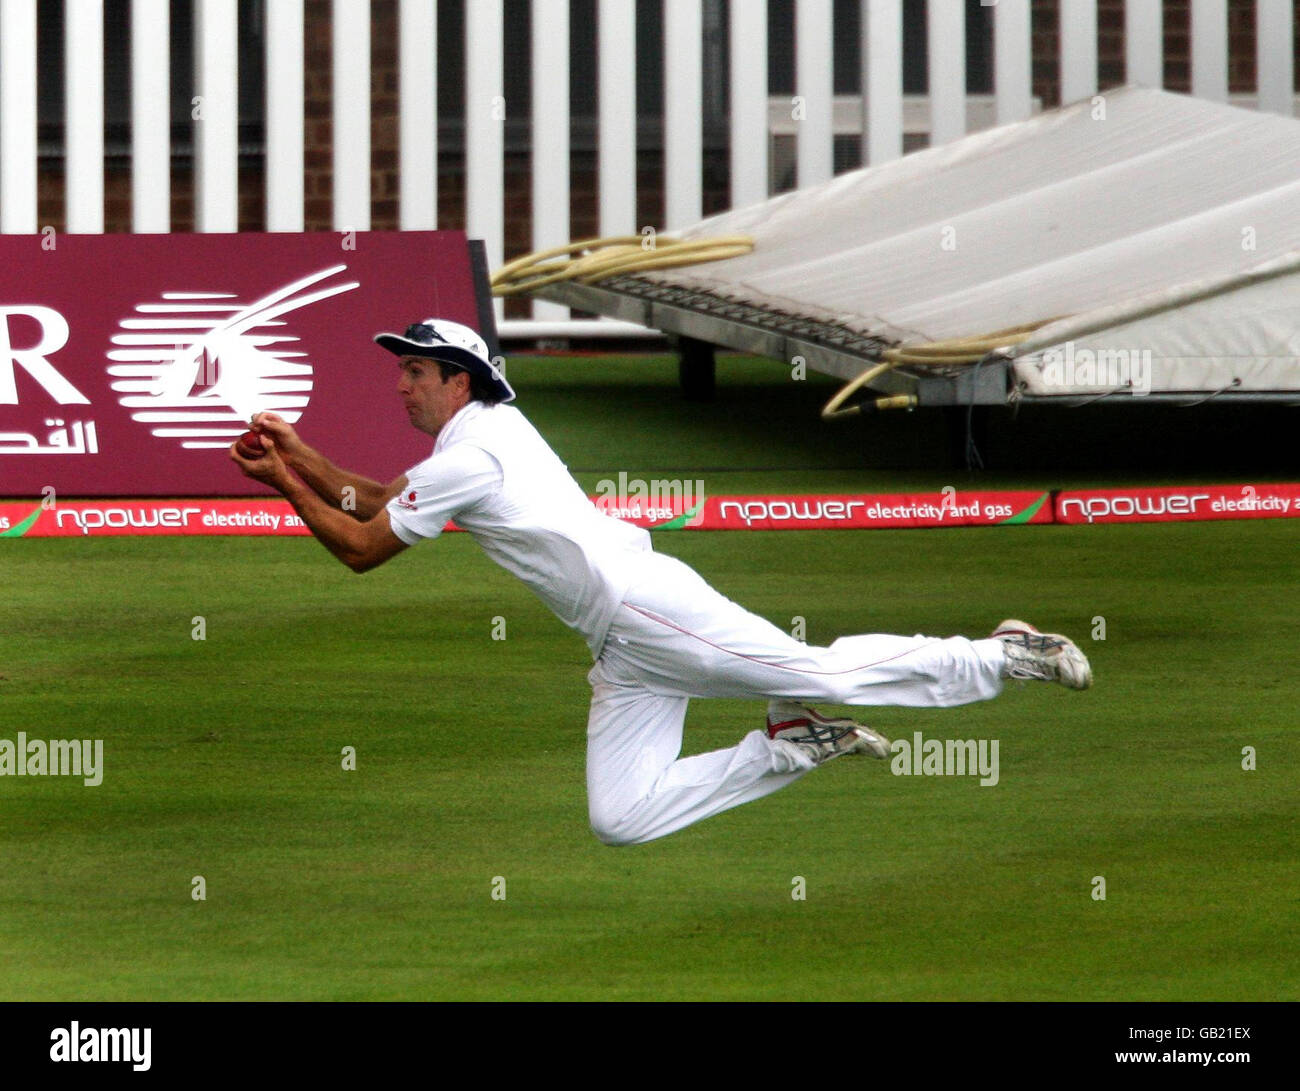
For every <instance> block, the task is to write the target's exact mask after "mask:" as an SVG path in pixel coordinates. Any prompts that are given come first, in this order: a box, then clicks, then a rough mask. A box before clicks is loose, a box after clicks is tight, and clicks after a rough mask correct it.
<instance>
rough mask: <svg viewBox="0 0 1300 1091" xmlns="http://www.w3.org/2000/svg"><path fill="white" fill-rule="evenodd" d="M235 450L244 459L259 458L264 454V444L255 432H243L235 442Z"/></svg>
mask: <svg viewBox="0 0 1300 1091" xmlns="http://www.w3.org/2000/svg"><path fill="white" fill-rule="evenodd" d="M235 450H236V451H238V452H239V454H240V455H241V456H242V457H244V458H261V457H262V456H263V455H264V454H266V444H264V443H263V442H262V437H261V436H259V435H258V434H257V433H256V432H245V433H244V434H243V435H242V436H240V437H239V439H237V440H236V441H235Z"/></svg>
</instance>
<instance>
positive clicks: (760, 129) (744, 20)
mask: <svg viewBox="0 0 1300 1091" xmlns="http://www.w3.org/2000/svg"><path fill="white" fill-rule="evenodd" d="M729 36H730V43H729V49H728V56H729V58H730V69H731V204H732V207H733V208H743V207H745V206H746V205H752V204H757V203H758V202H759V201H763V200H766V199H767V176H768V169H769V168H768V152H767V142H768V135H767V0H749V2H748V3H744V4H737V3H732V4H731V8H730V35H729ZM755 58H762V60H761V61H758V62H757V63H756V61H755Z"/></svg>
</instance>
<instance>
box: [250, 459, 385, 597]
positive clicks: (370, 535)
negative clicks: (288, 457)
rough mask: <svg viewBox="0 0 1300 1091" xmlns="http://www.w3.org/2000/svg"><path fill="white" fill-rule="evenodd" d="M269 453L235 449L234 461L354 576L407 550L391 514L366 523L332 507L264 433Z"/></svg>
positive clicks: (383, 514) (375, 517) (377, 514)
mask: <svg viewBox="0 0 1300 1091" xmlns="http://www.w3.org/2000/svg"><path fill="white" fill-rule="evenodd" d="M262 442H263V443H264V444H265V445H266V453H265V454H264V455H262V456H261V457H259V458H244V457H243V456H242V455H241V454H239V452H238V451H237V450H236V449H235V447H234V446H233V445H232V446H231V448H230V457H231V459H232V460H233V461H234V462H235V464H236V465H237V466H238V467H239V468H240V470H242V471H243V472H244V474H245V475H246V476H248V477H251V478H253V479H254V480H255V481H261V482H262V483H263V484H266V485H270V486H271V488H273V489H275V490H276V491H277V492H278V493H280V494H281V495H282V496H283V497H284V498H285V499H286V500H288V501H289V503H290V504H292V505H293V509H294V511H296V512H297V513H298V515H299V516H300V517H301V518H302V521H303V522H304V523H306V524H307V526H308V528H309V529H310V530H311V532H312V534H314V535H315V536H316V539H317V540H318V541H319V542H320V543H321V544H322V545H323V546H324V547H325V548H326V549H328V550H329V551H330V552H331V553H333V554H334V556H336V557H337V558H338V559H339V560H340V561H342V562H343V563H344V564H345V565H347V566H348V567H349V568H350V569H352V571H353V572H368V571H370V569H372V568H376V567H378V566H379V565H381V564H383V563H384V562H385V561H386V560H388V559H389V558H390V557H393V556H395V555H396V554H398V553H400V552H401V551H402V550H404V549H405V548H406V543H405V542H403V541H402V540H401V539H400V538H399V537H397V535H396V534H394V533H393V529H392V526H391V525H390V524H389V521H388V512H387V510H386V509H384V508H382V507H381V508H380V509H379V511H378V512H377V513H376V514H375V515H374V517H373V518H370V519H367V520H365V521H362V520H359V519H355V518H353V517H352V515H350V514H348V513H346V512H343V511H340V510H339V509H338V508H335V507H331V506H330V505H329V503H327V502H326V501H325V500H324V499H323V498H322V497H320V496H318V495H317V494H316V492H315V491H314V490H313V489H311V488H309V487H308V486H307V485H306V484H305V483H304V482H302V481H300V480H298V478H296V477H295V476H294V475H293V474H292V473H290V472H289V467H288V466H287V464H286V463H285V460H284V459H283V458H281V457H280V451H279V449H278V448H277V447H276V445H275V441H274V440H273V439H269V438H268V436H267V435H266V434H265V433H264V434H263V436H262Z"/></svg>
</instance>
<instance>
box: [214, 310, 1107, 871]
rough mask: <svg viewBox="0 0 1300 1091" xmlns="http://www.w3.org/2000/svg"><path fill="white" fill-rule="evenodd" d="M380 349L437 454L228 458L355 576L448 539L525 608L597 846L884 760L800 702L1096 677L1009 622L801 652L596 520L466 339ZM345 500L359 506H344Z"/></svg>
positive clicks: (461, 333)
mask: <svg viewBox="0 0 1300 1091" xmlns="http://www.w3.org/2000/svg"><path fill="white" fill-rule="evenodd" d="M375 341H376V342H377V343H378V344H379V345H380V346H382V347H383V348H385V349H387V350H388V351H389V352H391V353H393V354H394V355H395V356H396V357H397V363H398V380H397V393H398V394H399V395H400V396H401V399H402V403H403V405H404V406H405V409H406V413H407V416H408V418H409V419H410V422H411V425H412V427H414V428H417V429H419V430H420V431H421V432H424V433H426V434H427V435H428V436H429V437H430V438H431V439H432V440H433V451H432V453H431V454H430V456H429V457H428V458H427V459H425V460H424V461H423V462H421V463H419V464H418V465H416V466H414V467H412V468H411V469H409V470H408V471H407V472H406V473H405V474H402V475H401V476H400V477H398V478H396V479H395V480H393V481H391V482H389V483H388V484H382V483H380V482H377V481H370V480H367V479H365V478H364V477H361V476H359V475H357V474H354V473H350V472H348V471H347V470H343V469H340V468H339V467H338V466H336V465H335V464H334V463H332V462H330V461H329V460H328V459H327V458H326V457H325V456H324V455H322V454H321V453H320V452H318V451H316V450H314V449H312V448H311V447H309V446H308V445H307V444H306V443H305V442H303V440H302V439H301V438H300V437H299V436H298V434H297V432H296V431H295V430H294V428H292V427H291V426H290V425H289V424H287V423H286V422H285V421H284V420H282V419H281V418H280V417H279V416H277V415H276V414H274V413H259V414H258V415H257V416H256V417H255V418H254V419H253V427H254V429H255V430H256V431H257V432H258V433H259V434H260V435H261V437H262V440H263V443H264V445H265V447H266V453H265V454H264V455H262V456H261V457H257V458H245V457H243V456H242V455H241V454H240V453H239V452H238V451H237V450H236V449H235V448H234V447H232V448H231V451H230V455H231V458H232V459H233V460H234V461H235V462H236V463H237V464H238V465H239V468H240V469H241V470H242V471H243V472H244V473H245V474H247V475H248V476H249V477H252V478H255V479H256V480H258V481H262V482H264V483H265V484H267V485H270V486H271V487H272V488H274V489H276V490H277V491H279V492H280V493H282V494H283V495H284V497H285V498H286V499H287V500H288V501H289V503H290V504H292V505H293V507H294V509H295V510H296V511H297V512H298V514H299V515H300V516H301V517H302V520H303V522H305V523H306V524H307V526H308V527H309V528H310V529H311V531H312V533H313V534H314V535H315V536H316V538H317V539H318V540H319V541H320V542H321V543H322V544H323V545H324V546H325V548H326V549H328V550H329V551H330V552H331V553H333V554H334V556H336V557H337V558H338V559H339V560H340V561H342V562H343V563H344V564H346V565H347V566H348V567H349V568H351V569H352V570H353V571H355V572H365V571H368V570H369V569H371V568H374V567H375V566H377V565H381V564H383V563H384V562H386V561H388V560H390V559H391V558H393V557H394V556H396V555H397V554H398V553H400V552H402V550H404V549H406V548H408V547H409V546H413V545H415V544H416V543H417V542H419V541H421V540H423V539H426V538H436V537H437V536H438V535H439V534H440V533H441V532H442V529H443V527H444V526H445V525H446V524H447V522H448V521H449V520H454V521H455V522H456V525H457V526H459V527H461V528H462V529H463V530H465V531H468V532H469V534H470V535H471V536H472V537H473V538H474V539H475V541H477V542H478V544H479V545H480V546H481V547H482V548H483V550H484V552H486V553H487V555H488V556H489V557H491V558H492V559H493V560H494V561H496V562H497V563H498V564H500V565H501V566H502V567H503V568H505V569H506V570H507V571H508V572H511V573H513V574H514V575H515V576H517V577H518V578H519V579H520V580H522V581H523V582H524V583H525V584H527V585H528V587H529V588H531V589H532V590H533V591H534V592H535V593H536V594H537V595H538V597H539V598H541V600H542V601H543V602H544V603H546V605H547V606H549V607H550V608H551V609H552V610H553V611H554V612H555V613H556V614H557V615H558V616H559V618H560V620H562V621H563V622H564V623H565V624H566V625H568V626H569V627H570V628H572V629H575V630H577V631H578V632H579V633H580V634H581V635H582V637H583V638H584V639H585V640H586V642H587V645H588V647H589V648H590V649H591V654H592V657H593V658H594V659H595V665H594V666H593V667H592V669H591V672H590V674H589V675H588V681H589V682H590V683H591V689H592V698H591V710H590V714H589V717H588V723H587V796H588V805H589V812H590V819H591V828H592V830H593V832H594V833H595V835H596V836H597V837H598V838H599V839H600V840H601V841H603V842H604V843H606V844H608V845H630V844H637V843H640V842H645V841H651V840H654V839H655V838H658V837H663V836H665V835H667V834H670V833H674V832H675V831H677V830H680V829H682V828H684V827H686V826H689V825H691V824H692V823H694V822H698V821H699V820H700V819H702V818H708V817H709V816H710V815H715V814H718V813H719V812H721V811H725V810H727V809H729V808H731V807H735V806H737V805H739V804H741V803H747V802H749V801H750V800H754V799H759V798H761V797H762V796H765V795H768V794H769V793H771V792H775V791H776V790H777V789H779V788H784V787H785V786H786V785H788V784H792V783H793V782H794V781H796V780H798V779H799V778H800V777H802V776H803V775H804V774H805V773H807V772H808V771H809V770H811V769H813V768H815V767H816V766H818V765H821V764H823V763H824V762H827V761H829V760H831V759H832V758H836V757H839V756H840V755H843V754H853V753H858V754H869V755H872V756H874V757H877V758H884V757H887V756H888V754H889V753H890V748H889V740H888V739H886V738H884V737H883V736H882V735H880V734H879V733H878V732H876V731H873V730H872V729H871V728H869V727H865V726H863V725H861V724H858V723H855V722H854V721H852V720H848V719H835V718H829V717H825V716H822V715H821V714H819V713H818V712H816V711H814V710H813V709H811V708H809V707H807V705H806V704H805V702H810V701H829V702H834V703H836V704H847V705H902V706H907V707H912V708H934V707H946V706H952V705H961V704H966V703H968V702H971V701H980V700H985V699H987V698H990V697H994V696H996V695H997V694H998V693H999V692H1000V691H1001V689H1002V684H1003V680H1004V679H1007V678H1020V679H1033V680H1038V681H1044V682H1057V683H1061V684H1063V685H1065V686H1067V687H1069V688H1072V689H1085V688H1087V686H1088V685H1090V684H1091V681H1092V673H1091V668H1090V667H1089V665H1088V660H1087V658H1086V657H1085V656H1084V654H1083V653H1082V652H1081V651H1080V650H1079V648H1078V647H1076V645H1075V644H1074V643H1073V642H1072V641H1070V640H1068V639H1066V638H1065V637H1063V636H1059V635H1054V634H1043V633H1039V632H1038V631H1037V630H1036V629H1034V628H1033V627H1032V626H1030V625H1026V624H1025V623H1023V622H1019V621H1006V622H1003V623H1002V624H1001V625H1000V626H998V628H997V629H996V630H995V631H994V633H993V634H992V636H990V637H989V638H988V639H984V640H968V639H966V638H965V637H949V638H947V639H940V638H935V637H927V636H910V637H909V636H887V635H865V636H846V637H841V638H840V639H839V640H836V641H835V642H834V643H833V644H831V645H830V647H828V648H818V647H810V646H808V645H806V644H803V643H800V642H799V641H797V640H795V639H793V638H792V637H791V636H789V635H788V634H786V633H784V632H782V631H781V630H780V629H778V628H777V627H776V626H775V625H772V624H771V623H769V622H767V621H765V620H764V619H762V618H760V617H757V616H755V615H754V614H751V613H750V612H749V611H747V610H745V609H743V608H742V607H740V606H738V605H737V604H736V603H734V602H732V601H730V600H729V599H727V598H725V597H724V596H723V595H721V594H719V593H718V592H717V591H715V590H714V589H713V588H712V587H710V586H709V585H708V584H707V583H706V582H705V581H704V580H703V579H702V578H701V577H700V576H699V575H697V574H696V573H695V572H694V571H693V570H692V569H691V568H689V567H687V566H686V565H685V564H683V563H682V562H681V561H678V560H676V559H675V558H672V557H668V556H665V555H663V554H661V553H656V552H655V551H654V550H653V548H652V547H651V543H650V535H649V534H648V533H647V532H646V531H645V530H642V529H640V528H638V527H634V526H632V525H631V524H628V523H624V522H622V521H620V520H618V519H615V518H612V517H611V516H608V515H606V514H604V513H603V512H602V511H600V510H599V509H598V508H597V507H596V506H595V505H594V504H593V503H592V502H591V501H590V500H589V499H588V498H587V496H586V495H585V494H584V493H583V491H582V489H581V488H579V486H578V484H577V482H575V481H574V480H573V478H572V477H571V476H570V475H569V473H568V471H567V470H566V468H565V466H564V464H563V463H561V462H560V460H559V458H558V457H557V456H556V455H555V453H554V452H553V451H552V450H551V448H550V447H549V446H548V445H547V443H546V441H545V440H544V439H543V438H542V437H541V435H540V434H538V432H537V430H536V429H535V428H534V427H533V426H532V425H531V424H530V423H529V422H528V420H527V418H525V417H524V415H523V414H522V413H520V412H519V410H518V409H515V408H514V407H513V406H511V405H510V404H509V403H510V402H512V401H513V400H514V397H515V394H514V391H513V390H512V389H511V388H510V384H509V383H508V382H506V379H505V376H504V375H502V374H501V372H500V370H499V369H498V368H497V367H496V366H495V365H494V364H493V363H492V361H491V359H490V358H489V355H488V350H487V347H486V345H485V344H484V343H483V341H482V339H481V338H480V337H479V336H478V335H477V334H476V333H475V332H474V331H473V330H471V329H469V328H468V327H466V326H462V325H460V324H458V323H455V322H450V321H447V320H445V319H436V318H430V319H426V320H425V321H423V322H417V323H415V324H414V325H411V326H409V327H408V328H407V329H406V332H405V333H403V334H396V333H381V334H378V335H376V337H375ZM345 498H348V499H349V500H350V501H351V503H348V504H345V503H344V500H345ZM692 697H752V698H758V699H763V700H766V701H767V703H768V704H767V722H766V725H765V726H764V727H756V728H755V729H754V730H752V731H750V732H749V733H748V734H746V735H745V736H744V738H742V739H741V740H740V742H739V743H738V744H737V745H736V746H733V747H731V748H730V749H727V750H717V751H713V752H712V753H707V754H699V755H695V756H692V757H687V758H682V757H680V756H679V755H680V753H681V746H682V726H683V723H684V722H685V718H686V705H687V701H688V700H689V699H690V698H692Z"/></svg>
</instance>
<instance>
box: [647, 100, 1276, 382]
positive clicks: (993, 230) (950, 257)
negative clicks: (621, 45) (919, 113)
mask: <svg viewBox="0 0 1300 1091" xmlns="http://www.w3.org/2000/svg"><path fill="white" fill-rule="evenodd" d="M732 234H747V235H751V236H753V238H754V240H755V246H754V250H753V252H752V253H751V254H748V255H745V256H743V257H738V258H732V259H730V260H727V261H722V262H718V263H715V264H710V265H701V266H696V267H692V268H686V269H682V270H672V271H664V272H654V273H646V274H643V275H644V276H645V277H646V278H647V279H649V280H653V281H657V282H661V283H668V284H676V285H682V286H686V287H692V288H696V289H701V290H704V291H708V292H710V293H713V294H716V295H720V296H723V297H725V298H727V299H734V300H738V301H741V302H745V303H750V304H753V305H755V306H759V307H763V308H768V309H771V310H773V311H777V312H782V313H786V314H792V315H797V316H803V317H807V318H811V319H814V320H818V321H823V322H831V323H835V324H837V325H841V326H844V327H847V328H848V329H851V330H854V331H856V332H859V333H863V334H868V335H874V336H878V337H881V338H884V339H886V340H888V341H890V342H891V343H895V344H916V343H924V342H929V341H938V340H946V339H950V338H964V337H976V336H979V335H982V334H986V333H989V332H991V331H995V330H999V329H1006V328H1008V327H1012V326H1018V325H1021V324H1025V323H1034V322H1042V321H1045V320H1048V319H1053V318H1059V319H1060V320H1059V321H1055V322H1052V323H1051V324H1050V325H1048V326H1046V327H1044V328H1042V329H1040V330H1038V331H1037V332H1036V333H1035V334H1033V336H1032V339H1031V340H1030V341H1028V342H1026V343H1025V344H1023V345H1021V346H1019V347H1018V348H1016V349H1014V350H1013V351H1014V354H1015V355H1016V356H1017V357H1018V359H1017V360H1016V363H1015V374H1016V378H1017V380H1018V381H1019V382H1020V384H1021V388H1022V390H1024V391H1025V392H1028V393H1034V394H1078V393H1086V392H1101V391H1107V390H1114V389H1116V388H1125V389H1129V390H1131V391H1132V392H1134V393H1144V392H1145V390H1152V391H1217V390H1221V389H1225V388H1227V389H1232V390H1235V391H1247V390H1255V391H1260V390H1283V391H1285V390H1300V364H1298V363H1297V355H1300V121H1296V120H1293V119H1290V118H1283V117H1279V116H1276V115H1272V114H1264V113H1257V112H1254V111H1250V110H1242V109H1237V108H1234V107H1230V106H1224V105H1219V104H1217V103H1211V102H1205V101H1202V100H1198V99H1192V98H1187V97H1184V96H1180V95H1174V94H1169V93H1166V92H1163V91H1152V90H1146V89H1141V88H1124V89H1120V90H1115V91H1110V92H1107V93H1106V94H1105V95H1102V96H1098V97H1097V98H1096V99H1094V100H1091V101H1084V102H1080V103H1076V104H1074V105H1071V106H1067V107H1064V108H1062V109H1060V110H1056V111H1053V112H1051V113H1048V114H1043V115H1040V116H1038V117H1035V118H1032V119H1031V120H1028V121H1024V122H1019V123H1017V124H1014V125H1007V126H1003V127H1001V128H997V129H992V130H988V131H985V132H981V133H976V134H974V135H971V136H969V137H966V138H964V139H962V140H959V141H956V142H954V143H952V144H948V145H945V146H943V147H940V148H934V149H930V150H927V151H923V152H919V153H917V154H914V155H909V156H906V157H904V158H902V159H899V160H895V161H893V162H890V163H886V164H883V165H881V166H878V167H870V168H866V169H863V170H860V171H855V172H853V173H851V174H846V175H842V176H840V177H838V178H836V179H834V180H832V181H831V182H828V183H826V184H824V185H821V186H817V187H813V188H810V189H806V190H801V191H798V192H794V193H789V194H785V195H782V196H780V197H776V198H773V199H771V200H769V201H766V202H763V203H762V204H759V205H754V206H752V207H750V208H745V209H740V210H736V211H732V212H728V213H724V214H722V215H720V216H714V217H711V218H710V219H707V220H705V221H703V222H702V223H700V224H697V225H696V226H695V227H693V228H691V229H689V230H688V231H685V232H682V235H684V236H685V237H697V236H717V235H732ZM1101 354H1105V357H1104V359H1099V357H1100V356H1101ZM1126 354H1128V355H1126ZM1126 361H1127V362H1126ZM1144 388H1145V389H1144Z"/></svg>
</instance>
